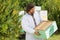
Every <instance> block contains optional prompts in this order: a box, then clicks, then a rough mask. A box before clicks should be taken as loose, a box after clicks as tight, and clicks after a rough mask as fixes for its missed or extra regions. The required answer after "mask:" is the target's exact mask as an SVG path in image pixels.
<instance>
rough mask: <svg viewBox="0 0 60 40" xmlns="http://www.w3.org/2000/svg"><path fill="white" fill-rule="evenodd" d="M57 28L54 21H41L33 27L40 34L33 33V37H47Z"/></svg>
mask: <svg viewBox="0 0 60 40" xmlns="http://www.w3.org/2000/svg"><path fill="white" fill-rule="evenodd" d="M57 29H58V28H57V25H56V21H46V22H42V23H41V24H39V25H38V26H37V27H36V28H35V30H37V31H38V32H39V34H40V35H39V36H37V35H35V37H37V38H44V39H48V38H49V37H50V36H51V35H52V34H53V33H54V32H55V31H56V30H57Z"/></svg>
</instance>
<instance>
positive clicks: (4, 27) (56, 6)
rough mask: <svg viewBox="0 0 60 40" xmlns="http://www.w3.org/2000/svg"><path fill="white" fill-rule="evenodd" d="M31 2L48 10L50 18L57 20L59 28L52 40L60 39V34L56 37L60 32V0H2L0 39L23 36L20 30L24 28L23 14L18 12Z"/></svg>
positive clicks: (0, 3) (17, 39) (14, 39)
mask: <svg viewBox="0 0 60 40" xmlns="http://www.w3.org/2000/svg"><path fill="white" fill-rule="evenodd" d="M29 2H32V3H33V4H35V5H36V6H41V7H42V9H43V10H47V11H48V19H49V20H55V21H56V22H57V26H58V28H59V29H58V31H57V33H55V35H53V37H51V38H50V40H52V39H53V40H59V39H58V38H59V37H60V36H59V35H58V37H56V35H57V34H59V33H60V32H59V31H60V27H59V26H60V0H0V40H19V38H18V37H21V35H22V34H23V33H22V32H20V30H21V29H22V28H21V21H19V19H20V18H21V17H22V16H19V15H18V13H19V11H21V10H25V7H26V5H27V4H28V3H29ZM54 38H56V39H54ZM22 39H24V38H22ZM22 39H20V40H22Z"/></svg>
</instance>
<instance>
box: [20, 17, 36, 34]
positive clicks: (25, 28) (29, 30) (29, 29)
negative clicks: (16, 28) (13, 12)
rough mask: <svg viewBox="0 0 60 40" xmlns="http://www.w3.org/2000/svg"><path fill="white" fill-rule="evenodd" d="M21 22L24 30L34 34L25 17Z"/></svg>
mask: <svg viewBox="0 0 60 40" xmlns="http://www.w3.org/2000/svg"><path fill="white" fill-rule="evenodd" d="M21 24H22V28H23V30H24V31H25V32H27V33H30V34H34V32H35V30H34V29H33V28H31V27H30V25H29V22H28V20H27V19H25V18H23V19H22V22H21Z"/></svg>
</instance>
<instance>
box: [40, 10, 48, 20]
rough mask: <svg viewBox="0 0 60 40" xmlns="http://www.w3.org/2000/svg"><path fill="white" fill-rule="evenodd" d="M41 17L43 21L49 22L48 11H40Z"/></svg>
mask: <svg viewBox="0 0 60 40" xmlns="http://www.w3.org/2000/svg"><path fill="white" fill-rule="evenodd" d="M40 17H41V19H42V20H44V21H47V20H48V12H47V10H41V11H40Z"/></svg>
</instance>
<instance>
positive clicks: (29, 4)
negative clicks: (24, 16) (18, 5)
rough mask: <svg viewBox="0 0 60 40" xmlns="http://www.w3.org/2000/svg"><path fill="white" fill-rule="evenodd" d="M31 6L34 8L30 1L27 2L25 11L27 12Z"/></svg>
mask: <svg viewBox="0 0 60 40" xmlns="http://www.w3.org/2000/svg"><path fill="white" fill-rule="evenodd" d="M32 8H34V5H33V4H32V3H28V4H27V6H26V10H25V11H26V12H27V13H28V12H29V11H30V10H31V9H32Z"/></svg>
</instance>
